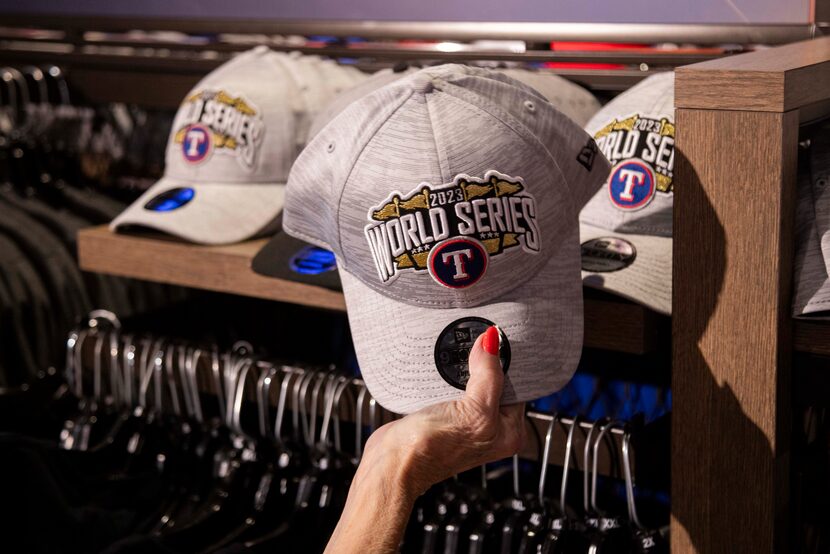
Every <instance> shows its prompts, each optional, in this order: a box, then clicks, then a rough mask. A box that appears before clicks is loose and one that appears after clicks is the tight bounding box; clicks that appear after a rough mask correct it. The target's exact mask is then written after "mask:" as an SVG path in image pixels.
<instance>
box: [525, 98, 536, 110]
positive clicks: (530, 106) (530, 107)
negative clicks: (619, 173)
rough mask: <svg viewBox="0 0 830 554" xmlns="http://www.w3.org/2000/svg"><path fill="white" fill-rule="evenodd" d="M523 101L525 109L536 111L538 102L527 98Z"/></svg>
mask: <svg viewBox="0 0 830 554" xmlns="http://www.w3.org/2000/svg"><path fill="white" fill-rule="evenodd" d="M523 103H524V107H525V109H526V110H527V111H529V112H530V113H533V112H535V111H536V104H534V103H533V101H531V100H525V101H524V102H523Z"/></svg>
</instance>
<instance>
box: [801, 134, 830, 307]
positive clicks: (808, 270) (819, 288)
mask: <svg viewBox="0 0 830 554" xmlns="http://www.w3.org/2000/svg"><path fill="white" fill-rule="evenodd" d="M805 166H806V167H805ZM828 276H830V124H824V125H823V126H822V127H820V128H819V129H818V130H817V132H816V133H815V134H814V135H813V136H812V137H811V140H810V159H809V163H807V164H799V171H798V207H797V210H796V253H795V273H794V281H795V291H794V295H793V296H794V298H793V315H795V316H797V317H804V318H810V319H828V318H830V278H829V277H828Z"/></svg>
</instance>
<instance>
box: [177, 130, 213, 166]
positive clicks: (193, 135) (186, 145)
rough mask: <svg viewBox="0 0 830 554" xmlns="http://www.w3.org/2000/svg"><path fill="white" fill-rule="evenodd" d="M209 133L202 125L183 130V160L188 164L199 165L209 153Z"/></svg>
mask: <svg viewBox="0 0 830 554" xmlns="http://www.w3.org/2000/svg"><path fill="white" fill-rule="evenodd" d="M210 146H211V141H210V131H209V130H208V129H206V128H205V127H204V126H203V125H191V126H190V127H188V128H187V129H186V130H185V133H184V139H183V140H182V152H183V154H184V159H185V160H187V161H188V162H190V163H199V162H201V161H202V160H204V159H205V158H206V157H207V156H208V154H209V153H210Z"/></svg>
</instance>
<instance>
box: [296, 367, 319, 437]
mask: <svg viewBox="0 0 830 554" xmlns="http://www.w3.org/2000/svg"><path fill="white" fill-rule="evenodd" d="M300 371H302V375H301V376H300V378H299V379H297V381H296V382H295V383H294V388H293V389H292V390H291V400H292V406H293V408H294V409H293V410H292V412H291V423H292V431H293V433H294V437H295V438H296V439H297V440H299V439H300V435H301V433H302V432H303V431H302V428H301V427H300V414H301V413H303V414H304V413H305V409H304V406H305V393H302V398H301V397H300V395H301V391H302V390H303V389H305V388H308V385H307V383H309V382H310V381H311V380H312V379H313V378H314V374H313V373H312V372H311V371H306V370H305V369H301V370H300Z"/></svg>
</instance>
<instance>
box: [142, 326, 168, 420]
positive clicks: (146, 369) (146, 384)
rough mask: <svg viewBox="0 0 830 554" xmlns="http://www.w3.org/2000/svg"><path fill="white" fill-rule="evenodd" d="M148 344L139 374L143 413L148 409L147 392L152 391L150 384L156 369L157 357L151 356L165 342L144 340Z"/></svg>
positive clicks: (143, 353) (143, 352)
mask: <svg viewBox="0 0 830 554" xmlns="http://www.w3.org/2000/svg"><path fill="white" fill-rule="evenodd" d="M144 342H146V343H147V344H146V347H145V348H144V349H143V350H142V352H141V356H140V360H139V366H138V372H139V375H138V377H139V382H140V388H139V391H138V405H139V407H140V408H141V410H142V412H144V411H146V410H147V409H148V406H147V392H148V390H149V389H150V383H151V382H152V380H153V374H154V373H155V372H154V371H153V369H154V367H155V359H156V356H154V355H151V352H158V351H159V349H160V348H161V346H162V344H163V341H162V340H161V339H157V340H156V341H153V340H152V339H150V338H147V339H144Z"/></svg>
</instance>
